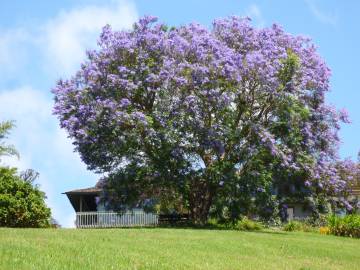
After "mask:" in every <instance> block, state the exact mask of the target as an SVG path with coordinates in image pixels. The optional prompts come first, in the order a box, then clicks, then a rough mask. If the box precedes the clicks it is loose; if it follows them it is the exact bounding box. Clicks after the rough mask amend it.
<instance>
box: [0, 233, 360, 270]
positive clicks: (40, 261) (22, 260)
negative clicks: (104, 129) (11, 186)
mask: <svg viewBox="0 0 360 270" xmlns="http://www.w3.org/2000/svg"><path fill="white" fill-rule="evenodd" d="M0 269H6V270H10V269H19V270H20V269H26V270H28V269H66V270H68V269H187V270H190V269H256V270H260V269H304V270H305V269H360V240H359V239H350V238H341V237H335V236H325V235H320V234H316V233H300V232H287V233H285V232H275V231H267V232H239V231H218V230H196V229H163V228H156V229H93V230H90V229H86V230H85V229H84V230H80V229H8V228H0Z"/></svg>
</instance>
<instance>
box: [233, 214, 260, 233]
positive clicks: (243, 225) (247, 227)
mask: <svg viewBox="0 0 360 270" xmlns="http://www.w3.org/2000/svg"><path fill="white" fill-rule="evenodd" d="M263 228H264V226H263V225H262V224H261V223H260V222H257V221H253V220H251V219H248V218H247V217H244V218H243V219H242V220H240V221H238V222H237V224H236V225H235V229H236V230H240V231H260V230H262V229H263Z"/></svg>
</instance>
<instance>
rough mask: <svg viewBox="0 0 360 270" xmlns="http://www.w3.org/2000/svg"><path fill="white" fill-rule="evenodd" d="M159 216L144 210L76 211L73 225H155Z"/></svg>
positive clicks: (90, 226)
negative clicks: (123, 211)
mask: <svg viewBox="0 0 360 270" xmlns="http://www.w3.org/2000/svg"><path fill="white" fill-rule="evenodd" d="M158 223H159V216H158V215H157V214H154V213H146V212H144V211H129V212H125V213H121V214H120V213H117V212H112V211H104V212H77V213H76V220H75V225H76V227H77V228H112V227H146V226H156V225H158Z"/></svg>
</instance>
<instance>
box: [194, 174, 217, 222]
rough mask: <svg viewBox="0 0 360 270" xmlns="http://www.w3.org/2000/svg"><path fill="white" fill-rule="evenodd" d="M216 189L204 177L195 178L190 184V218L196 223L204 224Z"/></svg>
mask: <svg viewBox="0 0 360 270" xmlns="http://www.w3.org/2000/svg"><path fill="white" fill-rule="evenodd" d="M213 194H214V191H213V189H212V188H211V185H210V184H209V183H208V182H206V181H205V180H202V179H194V181H193V182H192V183H191V185H190V196H189V206H190V219H191V221H192V222H193V223H194V224H195V225H204V224H206V222H207V219H208V216H209V210H210V206H211V204H212V199H213Z"/></svg>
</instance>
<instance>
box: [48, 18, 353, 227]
mask: <svg viewBox="0 0 360 270" xmlns="http://www.w3.org/2000/svg"><path fill="white" fill-rule="evenodd" d="M156 21H157V20H156V18H153V17H144V18H142V19H140V21H139V22H138V23H136V24H135V25H134V28H133V29H132V30H131V31H113V30H111V28H110V26H106V27H104V29H103V32H102V34H101V36H100V40H99V47H100V48H99V49H98V50H96V51H89V52H88V53H87V60H86V61H85V62H84V63H83V64H82V67H81V69H80V70H79V71H78V72H77V74H76V75H75V76H74V77H72V78H71V79H70V80H65V81H64V80H60V81H59V82H58V83H57V86H56V87H55V88H54V89H53V93H54V95H55V107H54V113H55V114H56V115H57V116H58V118H59V120H60V124H61V127H62V128H65V129H66V130H67V131H68V133H69V136H70V137H71V138H72V139H73V141H74V145H75V149H76V151H77V152H79V153H80V156H81V158H82V160H83V161H84V162H85V163H86V164H87V166H88V168H89V169H90V170H94V171H96V172H100V173H106V175H107V176H106V177H104V179H103V181H102V185H103V186H104V187H105V190H107V192H106V194H107V199H108V200H109V201H112V202H114V203H116V204H118V205H120V204H122V205H124V204H125V203H126V205H132V204H135V203H139V201H141V200H142V201H145V200H146V198H149V197H153V198H160V200H162V199H164V197H165V198H166V200H174V201H181V202H182V207H185V208H186V209H188V210H189V212H190V214H191V215H190V216H191V218H192V220H193V222H194V223H200V224H201V223H204V222H206V220H207V218H208V215H209V212H210V210H211V209H216V208H217V205H218V204H221V205H222V206H224V205H225V206H227V207H230V208H231V207H232V208H233V209H235V208H234V207H235V206H234V205H235V204H236V205H239V203H241V204H242V205H243V207H245V206H246V207H245V208H246V209H242V210H241V209H240V210H239V211H240V212H241V211H242V213H246V211H248V210H249V209H250V204H251V201H252V198H255V199H256V200H257V201H258V202H259V205H260V204H261V203H262V202H266V203H268V202H270V201H273V198H274V197H273V196H274V194H275V195H276V192H275V190H276V189H277V186H278V185H280V184H279V183H278V182H281V183H282V184H283V183H287V182H288V181H290V180H289V179H294V178H296V179H300V180H297V181H298V182H299V181H300V182H301V183H300V185H301V188H304V189H307V190H309V192H310V191H311V187H312V186H313V185H317V186H319V185H320V184H319V181H320V180H319V179H322V178H321V177H320V176H321V175H322V173H323V172H324V170H326V164H328V163H330V162H332V161H334V160H335V159H336V158H337V157H336V155H337V145H338V141H339V140H338V136H337V131H338V129H339V122H341V121H343V122H346V121H348V120H347V116H346V114H345V112H342V111H340V112H338V111H337V110H335V109H333V108H331V107H329V106H328V105H326V104H325V99H324V95H325V93H326V92H327V91H328V90H329V76H330V71H329V68H328V67H327V66H326V64H325V63H324V61H323V60H322V59H321V58H320V56H319V55H318V53H317V52H316V48H315V46H314V45H313V44H312V43H311V42H310V40H309V39H308V38H304V37H300V36H292V35H290V34H288V33H286V32H284V31H283V30H282V28H281V27H279V26H278V25H273V26H272V27H270V28H264V29H257V28H254V27H252V26H251V25H250V20H249V19H247V18H245V19H242V18H238V17H230V18H226V19H221V20H215V21H214V23H213V27H212V29H210V30H209V29H207V28H204V27H202V26H201V25H198V24H189V25H186V26H181V27H175V28H170V29H169V28H168V27H166V26H165V25H163V24H158V23H156ZM299 175H301V177H297V176H299ZM275 179H277V180H276V181H275ZM313 179H315V180H313ZM334 181H337V180H336V179H335V180H334ZM334 185H337V183H335V184H334ZM323 187H324V189H325V188H327V186H326V185H323Z"/></svg>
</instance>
